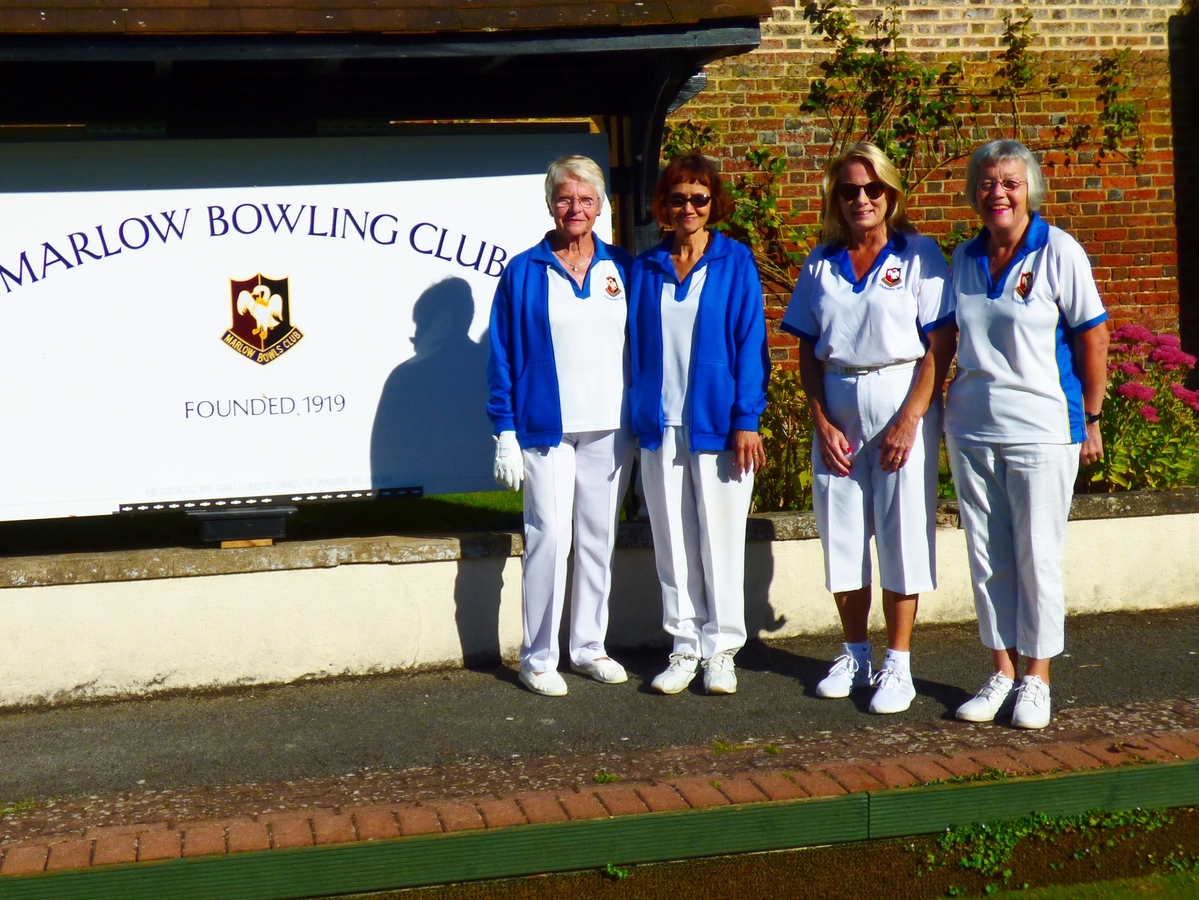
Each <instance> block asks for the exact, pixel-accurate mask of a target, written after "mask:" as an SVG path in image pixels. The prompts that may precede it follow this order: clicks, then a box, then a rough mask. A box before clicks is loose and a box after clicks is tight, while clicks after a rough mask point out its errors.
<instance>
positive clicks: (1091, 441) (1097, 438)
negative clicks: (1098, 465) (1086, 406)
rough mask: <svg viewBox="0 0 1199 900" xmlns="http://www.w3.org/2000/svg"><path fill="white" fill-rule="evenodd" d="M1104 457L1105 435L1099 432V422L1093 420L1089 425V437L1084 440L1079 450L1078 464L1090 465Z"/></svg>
mask: <svg viewBox="0 0 1199 900" xmlns="http://www.w3.org/2000/svg"><path fill="white" fill-rule="evenodd" d="M1101 459H1103V435H1102V434H1100V433H1099V423H1098V422H1092V423H1091V424H1090V425H1088V426H1087V439H1086V440H1085V441H1083V442H1082V447H1080V448H1079V451H1078V464H1079V465H1081V466H1089V465H1090V464H1091V463H1093V462H1099V460H1101Z"/></svg>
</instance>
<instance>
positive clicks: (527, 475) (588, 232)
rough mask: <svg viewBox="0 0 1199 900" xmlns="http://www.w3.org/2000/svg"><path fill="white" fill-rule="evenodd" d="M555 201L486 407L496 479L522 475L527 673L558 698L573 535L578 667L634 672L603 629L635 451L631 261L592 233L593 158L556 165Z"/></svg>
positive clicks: (600, 179) (497, 332) (605, 677)
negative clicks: (630, 425)
mask: <svg viewBox="0 0 1199 900" xmlns="http://www.w3.org/2000/svg"><path fill="white" fill-rule="evenodd" d="M545 203H546V206H547V207H548V208H549V213H550V215H551V216H552V217H553V219H554V230H553V231H550V232H549V233H547V234H546V236H545V239H544V240H543V241H542V242H541V243H540V244H538V245H537V246H535V247H533V248H531V249H529V250H526V251H525V252H524V253H520V254H518V255H516V256H514V257H513V258H512V261H511V262H510V263H508V265H507V267H506V268H505V269H504V273H503V275H501V276H500V283H499V285H498V287H497V288H496V292H495V300H494V302H493V303H492V306H491V331H490V341H491V355H490V357H489V358H488V363H487V380H488V386H489V388H490V399H489V401H488V404H487V413H488V415H490V416H491V420H492V422H493V423H494V424H495V434H496V452H495V478H496V481H498V482H499V483H500V484H502V485H505V486H506V487H508V488H510V489H512V490H514V491H515V490H518V489H519V488H520V486H521V482H522V480H523V482H524V520H525V535H524V536H525V553H524V579H523V586H522V603H521V612H522V614H523V618H524V640H523V641H522V643H521V647H520V680H521V683H522V684H524V686H525V687H527V688H528V689H529V690H531V691H533V692H534V693H536V694H545V695H548V696H560V695H562V694H565V693H566V682H565V681H564V680H563V678H562V676H561V675H559V674H558V626H559V624H560V622H561V621H562V607H563V603H564V595H565V593H566V564H567V557H568V556H569V554H570V547H571V534H572V532H573V534H574V539H575V548H574V549H575V564H574V580H573V590H572V597H571V603H570V608H571V616H570V667H571V668H572V669H573V670H574V671H576V672H579V673H581V674H583V675H588V676H590V677H591V678H594V679H595V680H596V681H600V682H604V683H607V684H617V683H620V682H623V681H626V680H628V676H627V675H626V674H625V670H624V668H623V667H622V666H621V665H620V663H618V662H616V661H615V660H614V659H610V658H609V657H608V653H607V651H606V650H605V649H604V639H605V637H606V634H607V631H608V595H609V592H610V590H611V586H612V559H613V552H614V550H615V547H616V520H617V516H618V514H619V512H620V502H621V499H622V498H623V497H624V492H625V488H626V487H627V486H628V476H629V464H630V463H631V456H632V450H633V441H632V436H631V435H630V434H629V432H628V430H627V422H628V400H627V393H626V391H627V385H628V376H627V371H628V367H627V355H626V345H625V334H626V327H627V321H626V320H627V317H628V299H627V294H626V292H625V284H626V275H627V272H628V267H629V265H630V264H631V263H632V259H631V258H630V257H629V255H628V254H627V253H626V252H625V251H623V250H621V249H620V248H619V247H612V246H609V245H608V244H605V243H604V242H603V241H601V240H600V239H599V238H597V237H596V236H595V235H594V234H592V227H593V226H594V225H595V219H596V216H598V215H599V212H600V210H601V209H603V204H604V173H603V171H602V170H601V169H600V167H599V166H598V165H596V163H595V162H594V161H593V160H590V159H588V158H587V157H585V156H567V157H564V158H562V159H560V160H558V161H557V162H555V163H553V164H552V165H551V166H550V167H549V171H548V172H547V173H546V176H545Z"/></svg>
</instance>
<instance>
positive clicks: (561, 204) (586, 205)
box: [554, 197, 599, 212]
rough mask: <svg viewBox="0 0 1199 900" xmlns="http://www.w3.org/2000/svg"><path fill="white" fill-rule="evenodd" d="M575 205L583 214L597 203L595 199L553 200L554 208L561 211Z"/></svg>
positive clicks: (559, 198)
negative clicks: (580, 208) (579, 207)
mask: <svg viewBox="0 0 1199 900" xmlns="http://www.w3.org/2000/svg"><path fill="white" fill-rule="evenodd" d="M576 203H577V204H579V206H581V207H582V208H583V210H584V212H589V211H590V210H591V208H592V207H593V206H595V204H597V203H599V201H598V200H597V199H596V198H595V197H558V198H556V199H555V200H554V206H555V207H557V208H558V209H561V210H567V209H570V208H571V207H572V206H573V205H574V204H576Z"/></svg>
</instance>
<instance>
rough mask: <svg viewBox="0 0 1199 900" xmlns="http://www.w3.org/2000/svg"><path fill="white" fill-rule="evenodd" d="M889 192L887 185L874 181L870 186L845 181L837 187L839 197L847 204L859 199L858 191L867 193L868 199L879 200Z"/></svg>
mask: <svg viewBox="0 0 1199 900" xmlns="http://www.w3.org/2000/svg"><path fill="white" fill-rule="evenodd" d="M886 190H887V185H886V184H885V183H884V182H882V181H872V182H870V183H869V184H851V183H850V182H848V181H843V182H841V184H839V185H837V196H838V197H840V198H841V199H842V200H844V201H845V202H846V203H852V202H853V201H854V200H857V199H858V191H865V192H866V196H867V198H869V199H870V200H877V199H878V198H879V197H881V196H882V195H883V194H884V193H885V192H886Z"/></svg>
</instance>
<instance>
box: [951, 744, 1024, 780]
mask: <svg viewBox="0 0 1199 900" xmlns="http://www.w3.org/2000/svg"><path fill="white" fill-rule="evenodd" d="M967 755H968V756H969V757H970V758H971V759H972V760H974V761H975V762H976V763H978V764H979V765H980V766H983V767H984V768H987V769H998V770H999V771H1000V772H1007V773H1008V774H1009V775H1027V774H1029V772H1030V771H1031V770H1030V769H1029V768H1028V766H1026V765H1023V764H1022V763H1019V762H1016V760H1015V758H1014V757H1013V756H1012V755H1011V754H1009V753H1007V752H1006V751H1003V750H998V749H996V748H994V747H989V748H985V749H981V750H970V751H969V752H968V753H967Z"/></svg>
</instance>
